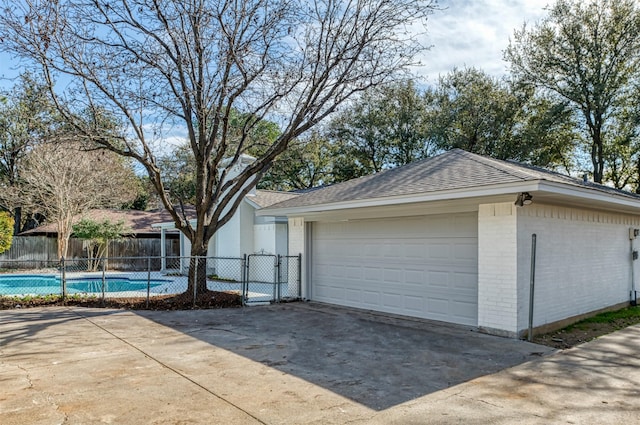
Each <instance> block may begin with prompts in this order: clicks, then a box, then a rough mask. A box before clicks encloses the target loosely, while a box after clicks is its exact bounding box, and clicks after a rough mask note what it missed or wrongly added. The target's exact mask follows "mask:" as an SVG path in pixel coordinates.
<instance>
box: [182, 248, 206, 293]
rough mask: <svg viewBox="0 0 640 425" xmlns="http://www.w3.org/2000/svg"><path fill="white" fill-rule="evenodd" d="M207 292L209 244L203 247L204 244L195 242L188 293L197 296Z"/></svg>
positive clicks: (192, 251)
mask: <svg viewBox="0 0 640 425" xmlns="http://www.w3.org/2000/svg"><path fill="white" fill-rule="evenodd" d="M197 245H200V246H197ZM194 291H195V292H194ZM205 292H207V246H206V244H205V245H204V248H203V247H202V244H193V245H191V258H190V259H189V284H188V286H187V291H186V295H189V296H191V297H195V296H197V294H203V293H205Z"/></svg>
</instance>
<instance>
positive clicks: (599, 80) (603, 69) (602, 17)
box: [505, 0, 640, 183]
mask: <svg viewBox="0 0 640 425" xmlns="http://www.w3.org/2000/svg"><path fill="white" fill-rule="evenodd" d="M505 59H506V60H507V61H509V62H510V64H511V72H512V74H513V75H514V76H516V77H517V78H518V79H521V80H522V81H525V82H528V83H530V84H532V85H534V86H535V87H537V88H538V89H540V90H542V91H544V92H547V93H551V94H555V95H557V96H559V97H561V98H562V99H566V100H567V101H568V102H569V103H570V104H571V105H572V107H573V108H574V109H575V111H576V113H577V114H579V115H580V116H581V118H582V123H583V126H584V127H583V128H584V129H585V133H586V134H587V135H588V146H587V149H588V152H589V155H590V158H591V164H592V172H593V179H594V181H596V182H599V183H600V182H602V181H603V179H604V178H605V171H606V170H605V165H606V161H607V151H609V152H617V153H621V150H620V149H618V148H616V147H614V146H613V145H615V143H616V139H618V137H617V135H616V134H617V131H618V128H619V127H618V126H617V125H616V123H617V122H618V120H619V119H622V118H621V117H617V116H618V114H619V113H620V110H621V106H622V105H624V104H626V103H627V102H628V101H629V100H628V99H629V97H630V96H632V95H633V87H634V84H636V83H637V81H638V73H639V69H640V68H639V66H640V10H639V9H638V6H637V3H636V2H635V1H634V0H591V1H588V2H583V1H578V0H559V1H558V2H556V3H555V4H554V5H553V6H552V7H551V8H550V9H549V15H548V16H547V17H545V18H544V19H542V20H541V21H540V22H539V23H537V24H535V25H534V26H533V27H530V28H529V27H527V26H526V25H525V26H523V28H522V29H521V30H518V31H516V32H515V34H514V38H513V41H512V42H511V43H510V44H509V47H508V48H507V50H506V51H505ZM616 117H617V118H616ZM622 139H624V137H623V138H622Z"/></svg>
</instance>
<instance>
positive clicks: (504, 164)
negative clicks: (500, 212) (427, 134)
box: [450, 148, 538, 181]
mask: <svg viewBox="0 0 640 425" xmlns="http://www.w3.org/2000/svg"><path fill="white" fill-rule="evenodd" d="M454 151H456V152H455V153H456V154H458V155H460V156H464V157H467V159H469V160H471V161H475V162H477V163H479V164H483V165H486V166H489V167H491V168H493V169H494V170H497V171H500V172H503V173H505V174H509V175H510V176H512V177H515V178H518V179H521V180H522V181H526V180H527V177H529V178H534V179H538V177H537V176H534V175H533V174H531V173H529V172H527V170H523V169H521V168H520V167H519V166H516V164H513V163H510V162H509V161H505V160H502V159H497V158H491V157H487V156H483V155H480V154H477V153H473V152H468V151H465V150H463V149H458V148H456V149H454V150H452V151H450V152H454ZM498 165H500V166H498ZM523 168H524V167H523ZM523 174H524V175H526V176H527V177H523V176H522V175H523Z"/></svg>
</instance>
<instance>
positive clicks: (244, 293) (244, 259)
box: [240, 254, 249, 306]
mask: <svg viewBox="0 0 640 425" xmlns="http://www.w3.org/2000/svg"><path fill="white" fill-rule="evenodd" d="M240 263H241V264H240V269H241V272H240V280H241V281H242V285H241V287H242V305H243V306H246V305H247V296H248V292H249V289H248V286H249V282H248V281H247V276H248V274H249V273H248V272H247V269H248V268H249V259H248V257H247V254H243V255H242V261H241V262H240Z"/></svg>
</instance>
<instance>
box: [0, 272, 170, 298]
mask: <svg viewBox="0 0 640 425" xmlns="http://www.w3.org/2000/svg"><path fill="white" fill-rule="evenodd" d="M167 282H169V281H168V280H161V279H151V280H150V281H149V282H147V279H130V278H127V277H109V276H107V277H106V278H105V284H104V291H105V292H127V291H143V292H146V290H147V284H149V286H150V287H151V288H154V287H156V286H159V285H162V284H163V283H167ZM61 293H62V282H61V280H60V277H58V276H52V275H49V276H46V275H0V295H31V294H36V295H47V294H61ZM67 293H68V294H82V293H102V277H95V278H93V277H84V278H71V279H67Z"/></svg>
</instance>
